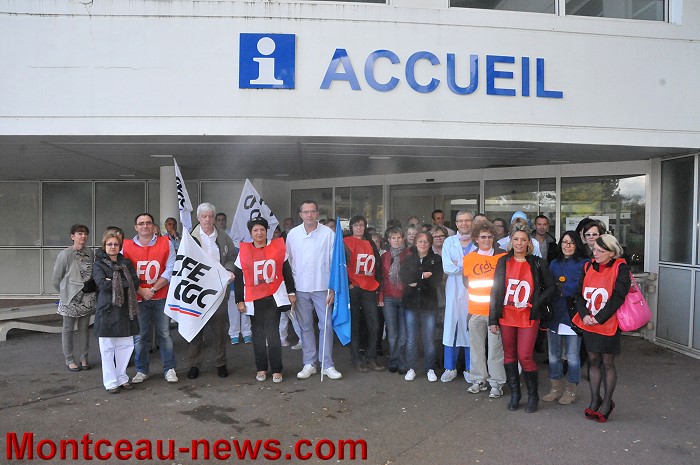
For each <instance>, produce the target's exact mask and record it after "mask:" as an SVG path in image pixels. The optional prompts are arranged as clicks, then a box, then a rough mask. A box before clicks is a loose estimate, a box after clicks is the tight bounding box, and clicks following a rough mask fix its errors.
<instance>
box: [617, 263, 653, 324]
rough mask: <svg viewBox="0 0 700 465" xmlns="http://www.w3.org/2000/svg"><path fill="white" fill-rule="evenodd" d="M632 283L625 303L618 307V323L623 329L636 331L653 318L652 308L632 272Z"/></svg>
mask: <svg viewBox="0 0 700 465" xmlns="http://www.w3.org/2000/svg"><path fill="white" fill-rule="evenodd" d="M630 278H631V279H632V285H631V286H630V290H629V292H628V293H627V297H625V303H623V304H622V305H621V306H620V308H618V309H617V312H616V315H617V323H618V325H619V326H620V329H621V330H622V331H636V330H638V329H639V328H641V327H642V326H644V325H645V324H647V323H648V322H649V321H650V320H651V309H650V308H649V305H648V304H647V301H646V300H644V295H643V294H642V291H641V290H639V286H638V285H637V281H635V279H634V276H632V273H630Z"/></svg>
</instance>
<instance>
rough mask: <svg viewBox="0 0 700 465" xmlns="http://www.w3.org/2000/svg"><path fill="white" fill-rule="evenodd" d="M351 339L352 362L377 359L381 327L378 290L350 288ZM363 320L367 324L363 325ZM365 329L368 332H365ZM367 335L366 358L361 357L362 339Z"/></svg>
mask: <svg viewBox="0 0 700 465" xmlns="http://www.w3.org/2000/svg"><path fill="white" fill-rule="evenodd" d="M350 315H351V318H352V319H351V324H350V327H351V340H350V355H351V357H352V363H353V364H357V363H363V362H364V361H365V360H366V361H369V360H375V361H376V360H377V350H376V347H377V331H378V328H379V310H377V291H365V290H364V289H361V288H359V287H357V286H355V287H353V288H352V289H350ZM362 320H364V322H365V326H364V328H363V326H362ZM363 329H364V331H366V334H363ZM365 336H366V340H367V350H366V351H365V360H362V358H361V357H360V349H361V348H362V344H361V341H362V340H363V339H364V337H365Z"/></svg>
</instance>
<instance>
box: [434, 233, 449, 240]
mask: <svg viewBox="0 0 700 465" xmlns="http://www.w3.org/2000/svg"><path fill="white" fill-rule="evenodd" d="M445 237H447V236H445V235H444V234H437V235H435V236H433V239H444V238H445Z"/></svg>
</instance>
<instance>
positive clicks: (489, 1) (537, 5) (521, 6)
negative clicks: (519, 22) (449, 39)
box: [450, 0, 556, 14]
mask: <svg viewBox="0 0 700 465" xmlns="http://www.w3.org/2000/svg"><path fill="white" fill-rule="evenodd" d="M555 3H556V0H450V6H451V7H454V8H478V9H481V10H507V11H529V12H532V13H552V14H553V13H554V11H555V10H554V4H555Z"/></svg>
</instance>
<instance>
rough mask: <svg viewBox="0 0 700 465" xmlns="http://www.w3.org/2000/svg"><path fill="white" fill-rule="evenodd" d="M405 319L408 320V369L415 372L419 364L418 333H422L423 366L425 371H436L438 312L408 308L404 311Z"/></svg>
mask: <svg viewBox="0 0 700 465" xmlns="http://www.w3.org/2000/svg"><path fill="white" fill-rule="evenodd" d="M404 317H405V319H406V358H407V364H406V368H408V369H414V370H415V369H416V365H417V364H418V331H420V332H421V337H422V339H423V359H424V360H423V365H424V367H425V371H428V370H433V369H435V338H434V333H435V323H436V322H437V312H431V311H422V312H417V311H415V310H411V309H408V308H407V309H405V310H404ZM419 325H420V328H419Z"/></svg>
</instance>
